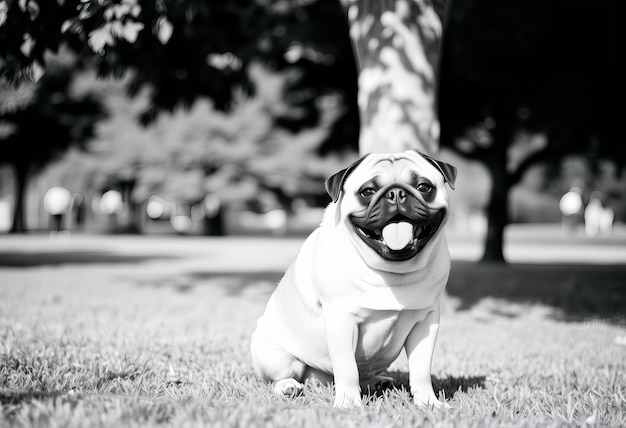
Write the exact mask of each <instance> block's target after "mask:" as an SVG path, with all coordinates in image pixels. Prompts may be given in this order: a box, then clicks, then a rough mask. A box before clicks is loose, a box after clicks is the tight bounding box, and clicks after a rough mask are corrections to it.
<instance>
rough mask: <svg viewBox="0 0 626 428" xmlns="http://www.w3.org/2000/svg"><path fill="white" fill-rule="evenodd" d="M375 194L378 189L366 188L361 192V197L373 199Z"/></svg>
mask: <svg viewBox="0 0 626 428" xmlns="http://www.w3.org/2000/svg"><path fill="white" fill-rule="evenodd" d="M375 193H376V189H374V188H373V187H366V188H365V189H362V190H361V193H360V195H361V196H362V197H364V198H371V197H372V196H374V194H375Z"/></svg>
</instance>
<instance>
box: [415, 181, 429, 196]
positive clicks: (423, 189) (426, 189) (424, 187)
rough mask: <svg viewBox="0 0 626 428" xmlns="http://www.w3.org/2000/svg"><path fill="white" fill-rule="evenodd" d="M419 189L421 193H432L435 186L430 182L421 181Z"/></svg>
mask: <svg viewBox="0 0 626 428" xmlns="http://www.w3.org/2000/svg"><path fill="white" fill-rule="evenodd" d="M417 190H418V191H419V192H420V193H425V194H430V193H431V192H432V191H433V186H432V185H431V184H428V183H420V184H418V185H417Z"/></svg>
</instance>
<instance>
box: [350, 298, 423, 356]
mask: <svg viewBox="0 0 626 428" xmlns="http://www.w3.org/2000/svg"><path fill="white" fill-rule="evenodd" d="M427 313H428V309H423V310H405V311H366V310H364V311H361V312H360V313H357V314H356V315H357V318H358V319H359V323H358V324H359V340H358V343H357V349H356V357H357V361H359V362H360V363H361V364H376V363H377V362H378V363H381V364H386V365H388V364H389V363H390V362H391V361H393V360H395V359H396V358H397V356H398V355H399V353H400V351H401V350H402V347H403V346H404V343H405V341H406V338H407V336H408V335H409V333H410V332H411V330H412V329H413V327H414V326H415V325H416V324H417V323H418V322H420V321H422V320H423V319H424V317H425V316H426V315H427Z"/></svg>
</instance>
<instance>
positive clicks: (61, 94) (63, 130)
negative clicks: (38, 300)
mask: <svg viewBox="0 0 626 428" xmlns="http://www.w3.org/2000/svg"><path fill="white" fill-rule="evenodd" d="M65 61H66V63H62V62H61V63H60V64H56V65H53V66H51V68H50V70H49V72H48V73H47V75H46V76H45V77H44V78H42V79H41V80H40V82H39V83H38V85H37V87H36V88H34V92H32V93H31V95H30V96H29V97H27V98H30V99H28V100H26V99H24V98H22V97H21V95H18V96H17V98H18V99H20V101H19V102H17V103H16V104H15V106H14V107H13V108H11V109H8V108H7V109H6V110H5V111H4V112H3V114H2V116H1V117H0V124H2V125H3V127H5V129H8V131H7V132H3V133H1V134H0V163H7V164H9V165H11V166H12V167H13V169H14V172H15V178H16V192H15V195H16V203H15V210H14V218H13V226H12V228H11V232H13V233H18V232H24V231H25V230H26V227H25V223H24V216H23V214H24V194H25V190H26V185H27V182H28V177H29V174H30V173H31V172H32V169H33V168H41V167H42V166H44V165H45V164H47V163H48V162H50V161H51V160H52V159H54V158H55V156H57V155H58V154H59V153H61V152H63V151H64V150H66V149H67V148H68V147H70V146H71V145H73V144H83V143H84V142H85V141H86V140H87V139H88V138H89V137H91V136H92V135H93V126H94V123H95V122H96V120H97V119H99V118H100V117H102V116H103V115H104V112H103V110H102V108H101V105H100V103H99V101H98V100H97V99H96V98H94V97H93V96H91V95H90V94H82V95H81V94H74V93H72V91H71V88H70V85H71V83H72V75H73V73H72V71H71V68H72V66H74V64H73V61H72V60H71V59H68V58H66V59H65ZM31 89H32V88H31ZM3 91H4V92H5V95H6V97H7V98H9V97H13V94H12V91H11V90H10V89H8V88H5V89H4V90H3ZM18 93H19V91H18Z"/></svg>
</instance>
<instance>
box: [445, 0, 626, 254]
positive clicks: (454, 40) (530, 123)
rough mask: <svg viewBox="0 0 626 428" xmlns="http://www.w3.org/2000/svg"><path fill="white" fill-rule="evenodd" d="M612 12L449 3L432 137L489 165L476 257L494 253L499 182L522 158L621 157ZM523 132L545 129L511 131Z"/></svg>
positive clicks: (500, 224) (512, 175)
mask: <svg viewBox="0 0 626 428" xmlns="http://www.w3.org/2000/svg"><path fill="white" fill-rule="evenodd" d="M620 12H623V6H621V5H619V2H610V1H599V2H594V3H593V4H591V3H588V2H581V1H556V2H542V3H534V2H516V1H502V2H491V1H488V0H451V1H450V3H449V4H448V14H447V16H446V22H445V30H444V45H443V50H442V60H441V71H440V82H439V100H438V105H439V117H440V121H441V129H442V134H441V145H442V147H448V148H452V149H453V150H456V151H458V152H460V153H462V154H463V155H464V156H465V157H469V158H471V159H476V160H479V161H481V162H482V163H484V164H485V166H486V167H487V168H488V170H489V172H490V175H491V178H492V183H493V186H492V193H491V197H490V203H489V207H488V218H489V229H488V234H489V236H488V239H487V248H486V252H485V258H487V259H502V235H503V230H504V226H505V225H506V223H507V221H508V213H507V195H508V191H509V189H510V188H511V186H512V185H513V184H515V183H516V182H517V181H518V180H519V179H520V178H521V177H522V175H523V174H524V172H525V171H527V169H528V168H529V167H530V166H532V165H534V164H536V163H537V162H538V161H556V160H557V159H559V158H561V157H562V156H564V155H566V154H572V153H574V154H581V155H584V156H588V157H589V158H590V159H592V160H594V159H596V160H597V159H599V158H601V157H608V158H610V159H613V160H615V161H616V162H619V163H622V164H623V163H624V161H626V146H625V145H624V144H623V142H622V139H623V138H622V134H623V132H622V129H621V124H620V122H621V121H620V120H619V117H618V115H619V113H617V112H616V109H615V106H617V105H619V104H620V103H621V102H622V100H623V99H624V96H625V95H626V91H625V84H624V79H623V76H624V71H625V70H624V66H623V65H618V62H619V52H620V49H621V47H620V46H619V44H621V40H624V36H625V35H624V29H623V26H621V24H620V21H619V20H620V19H621V18H620V17H621V16H623V13H620ZM557 23H558V24H557ZM620 64H621V63H620ZM524 133H526V134H527V133H538V134H543V135H545V136H546V138H542V139H532V138H530V139H529V138H519V136H520V135H523V134H524ZM529 142H540V143H541V144H534V143H533V144H529Z"/></svg>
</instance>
